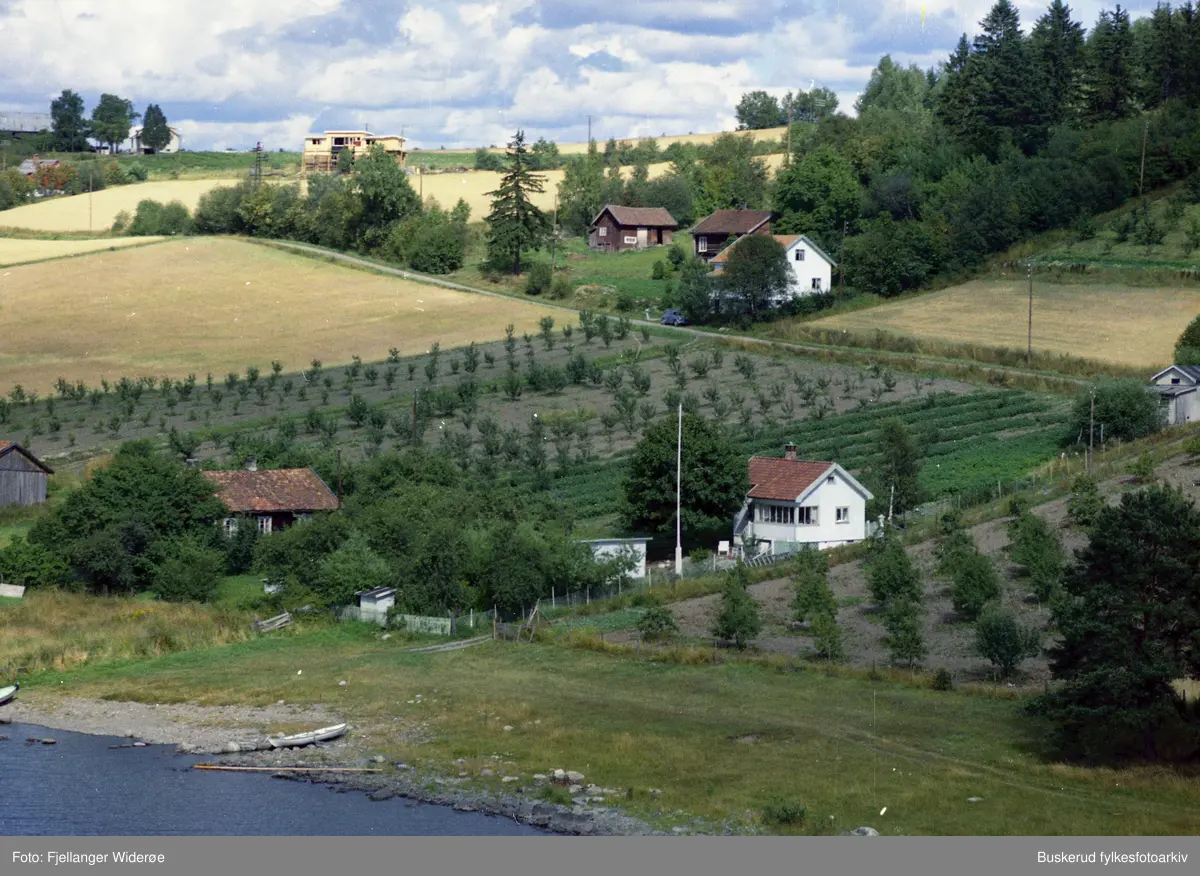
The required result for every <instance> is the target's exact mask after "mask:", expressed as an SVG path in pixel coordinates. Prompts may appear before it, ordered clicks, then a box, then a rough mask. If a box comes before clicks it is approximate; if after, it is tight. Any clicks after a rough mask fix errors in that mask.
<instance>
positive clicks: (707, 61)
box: [0, 0, 1154, 151]
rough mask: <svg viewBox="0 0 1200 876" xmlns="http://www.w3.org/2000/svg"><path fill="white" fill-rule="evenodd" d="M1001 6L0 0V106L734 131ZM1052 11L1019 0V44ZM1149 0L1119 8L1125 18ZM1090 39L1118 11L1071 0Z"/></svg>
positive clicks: (567, 130) (920, 53) (275, 132)
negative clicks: (745, 106)
mask: <svg viewBox="0 0 1200 876" xmlns="http://www.w3.org/2000/svg"><path fill="white" fill-rule="evenodd" d="M992 2H993V0H927V2H924V3H923V2H922V0H879V2H866V0H719V2H699V0H691V2H685V0H670V2H668V0H640V2H622V0H569V2H560V0H543V2H537V0H491V2H453V0H414V2H408V3H405V2H398V0H252V2H250V0H236V2H235V0H0V45H2V46H3V47H4V48H3V56H4V62H3V67H4V75H3V77H0V111H5V110H7V111H28V112H48V110H49V102H50V100H51V99H52V98H54V97H55V96H57V95H58V94H59V93H61V91H62V90H63V89H65V88H69V89H72V90H74V91H76V92H78V93H79V94H81V95H83V97H84V99H85V101H86V104H87V111H88V112H89V113H90V112H91V108H92V107H93V106H94V105H95V103H96V101H97V100H98V99H99V96H100V94H101V93H104V92H108V93H113V94H118V95H120V96H122V97H126V98H129V99H130V100H132V101H133V103H134V105H135V107H136V109H137V110H138V111H139V112H143V111H144V110H145V107H146V105H147V104H148V103H157V104H159V105H160V106H161V107H162V109H163V111H164V112H165V113H166V115H167V118H168V120H169V121H170V123H171V125H172V126H173V127H175V128H177V129H178V130H179V131H180V133H181V135H182V137H183V141H184V144H183V145H184V148H185V149H197V150H198V149H225V148H229V147H232V148H237V149H245V148H250V147H252V146H253V145H254V143H255V142H256V141H262V143H263V145H264V146H265V147H266V148H267V149H269V150H272V151H274V150H276V149H279V148H283V149H288V150H298V149H300V148H301V146H302V142H303V137H304V135H305V134H306V133H308V132H309V131H320V130H325V129H330V128H359V127H366V128H368V129H369V130H371V131H374V132H377V133H392V134H403V136H405V137H406V138H408V140H409V147H410V148H423V149H438V148H442V147H445V148H447V149H451V148H463V147H475V146H481V145H497V146H499V145H503V144H504V143H505V142H506V141H507V140H508V139H510V137H511V136H512V133H513V132H514V131H515V130H516V129H517V128H522V129H524V130H525V132H526V137H527V138H528V139H530V140H534V139H537V138H538V137H542V136H544V137H546V138H547V139H551V140H556V141H558V142H578V141H583V140H586V139H587V134H588V117H589V116H590V117H591V120H592V121H591V132H592V136H594V137H596V138H597V139H599V140H601V141H603V140H606V139H608V138H609V137H617V138H618V139H619V138H622V137H638V136H660V135H664V134H666V135H672V134H687V133H692V132H694V133H707V132H712V131H722V130H732V129H733V128H734V127H735V126H736V118H735V115H734V108H735V106H736V105H737V102H738V99H739V98H740V96H741V95H742V94H743V93H745V92H746V91H750V90H754V89H763V90H765V91H768V92H770V93H772V94H776V95H779V96H782V95H783V94H784V93H786V92H787V91H789V90H807V89H808V88H810V87H812V86H813V85H817V86H823V87H825V88H829V89H831V90H832V91H834V92H835V93H836V94H837V95H838V97H839V101H840V104H841V107H840V108H841V109H842V110H844V111H846V112H848V113H850V114H853V103H854V99H855V98H856V96H857V95H858V94H859V93H860V92H861V91H862V89H863V87H864V86H865V84H866V82H867V80H868V79H869V77H870V75H871V70H872V69H873V68H874V67H875V65H876V64H877V63H878V61H879V59H880V57H882V56H883V55H885V54H890V55H891V57H892V59H893V60H894V61H896V62H898V63H901V64H910V63H915V64H917V65H919V66H920V67H922V68H927V67H930V66H933V65H935V64H937V63H939V62H941V61H942V60H944V59H945V58H946V56H947V55H948V54H949V52H950V51H951V50H952V49H953V47H954V44H955V43H956V42H957V41H958V38H959V36H960V35H961V34H963V33H964V32H965V33H969V34H974V33H975V32H976V29H977V28H976V25H977V23H978V21H979V20H980V19H981V18H983V16H984V15H985V14H986V12H987V10H988V8H989V6H990V5H991V3H992ZM1047 2H1048V0H1035V2H1026V0H1016V5H1017V7H1018V9H1019V10H1020V12H1021V17H1022V22H1023V25H1024V26H1025V29H1026V30H1028V28H1029V27H1030V26H1031V25H1032V23H1033V21H1034V20H1035V19H1036V18H1037V16H1039V15H1041V14H1042V12H1043V11H1044V10H1045V7H1046V5H1047ZM1153 4H1154V0H1130V2H1127V3H1125V4H1122V5H1124V6H1126V7H1127V8H1129V9H1130V10H1131V12H1132V14H1133V16H1134V17H1138V16H1139V15H1140V14H1146V13H1148V12H1149V11H1150V10H1151V9H1152V8H1153ZM1070 5H1071V7H1072V10H1073V11H1074V17H1075V18H1076V19H1077V20H1081V21H1082V22H1083V23H1084V24H1085V26H1087V27H1090V26H1091V25H1092V24H1094V22H1095V20H1096V17H1097V15H1098V14H1099V12H1100V10H1101V9H1102V8H1111V5H1112V4H1111V3H1102V2H1099V0H1078V2H1074V3H1071V4H1070Z"/></svg>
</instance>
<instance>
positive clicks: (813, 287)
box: [712, 234, 837, 304]
mask: <svg viewBox="0 0 1200 876" xmlns="http://www.w3.org/2000/svg"><path fill="white" fill-rule="evenodd" d="M771 237H773V238H775V239H776V240H777V241H779V244H780V245H781V246H782V247H783V251H784V254H785V255H786V256H787V263H788V267H789V268H791V269H792V276H793V278H794V279H795V282H794V283H793V284H792V297H793V298H798V297H800V296H802V295H815V294H817V293H818V292H829V291H830V290H831V289H833V269H834V268H836V267H837V263H836V262H835V261H834V260H833V259H831V258H830V257H829V256H827V255H826V254H825V252H824V251H823V250H822V249H821V248H820V247H819V246H817V245H816V244H815V243H813V242H812V241H811V240H810V239H809V238H808V237H807V236H805V235H803V234H772V235H771ZM744 239H745V238H744V237H739V238H738V239H737V240H735V241H734V242H733V243H731V244H729V246H727V247H725V249H724V250H722V251H721V253H720V255H718V256H716V257H715V258H714V259H713V260H712V265H713V274H715V275H717V276H720V274H721V272H722V271H723V270H724V267H725V262H726V261H727V259H728V257H729V252H730V251H731V250H732V249H733V248H734V247H735V246H737V245H738V243H739V242H740V241H742V240H744ZM772 303H774V304H779V303H780V302H779V301H775V302H772Z"/></svg>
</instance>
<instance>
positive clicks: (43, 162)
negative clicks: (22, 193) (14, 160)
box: [20, 158, 59, 174]
mask: <svg viewBox="0 0 1200 876" xmlns="http://www.w3.org/2000/svg"><path fill="white" fill-rule="evenodd" d="M58 163H59V162H58V160H57V159H55V158H26V159H25V160H24V161H22V162H21V164H20V170H21V173H24V174H31V173H34V172H35V171H36V170H37V169H38V168H39V167H56V166H57V165H58Z"/></svg>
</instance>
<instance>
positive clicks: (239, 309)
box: [0, 238, 552, 392]
mask: <svg viewBox="0 0 1200 876" xmlns="http://www.w3.org/2000/svg"><path fill="white" fill-rule="evenodd" d="M551 312H552V311H550V310H548V309H546V308H543V307H538V306H535V305H532V304H526V303H524V302H522V301H520V300H518V299H506V298H498V297H490V296H486V295H473V294H471V293H467V292H456V291H453V290H450V289H442V288H439V287H437V286H431V285H426V284H422V283H415V282H412V281H408V280H402V279H399V278H395V277H385V276H381V275H378V274H372V273H369V272H366V271H358V270H354V269H351V268H346V267H341V266H338V265H331V264H327V263H325V262H321V261H316V260H313V259H309V258H305V257H303V256H300V255H295V254H292V253H287V252H282V251H280V250H276V249H271V248H268V247H264V246H259V245H257V244H252V243H244V242H241V241H236V240H227V239H218V238H186V239H182V240H171V241H167V242H164V243H158V244H154V245H152V246H144V247H137V248H134V249H126V250H120V251H117V252H105V253H98V254H95V255H87V256H80V257H79V258H74V259H66V260H61V261H55V262H42V263H39V264H33V265H24V266H18V267H13V268H10V269H8V270H7V271H5V272H4V273H3V274H2V275H0V337H3V338H4V339H5V342H4V345H3V348H2V349H0V386H3V387H10V386H13V385H14V384H18V383H19V384H21V385H23V386H25V387H26V388H27V389H31V388H36V389H38V390H39V391H43V392H44V391H45V390H47V389H49V388H51V387H52V386H53V384H54V381H55V380H56V379H57V378H58V377H60V376H62V377H65V378H67V379H68V380H85V381H87V382H88V383H95V382H97V381H99V379H100V378H101V377H106V378H108V379H109V380H116V379H119V378H120V377H122V376H128V377H136V376H139V375H146V376H161V375H164V374H165V375H171V376H175V377H185V376H186V375H187V374H189V373H195V374H197V375H198V376H199V378H200V379H201V381H202V382H203V379H204V376H205V374H206V373H207V372H209V371H211V372H213V374H214V375H215V376H217V377H218V378H220V377H222V376H223V375H224V374H225V373H227V372H229V371H241V370H242V369H244V368H245V367H246V366H247V365H251V364H253V365H259V366H264V365H267V364H269V363H270V361H271V360H273V359H275V360H279V361H281V362H283V363H284V365H285V366H286V367H287V368H288V369H289V370H300V369H302V368H305V367H307V366H308V363H309V361H310V360H311V359H313V358H317V359H320V360H322V361H323V362H325V363H326V364H327V365H333V364H336V363H341V362H348V361H350V358H351V356H354V355H359V356H362V358H363V359H364V361H368V362H369V361H379V360H382V359H385V358H386V357H387V354H388V350H389V349H390V348H392V347H398V348H400V349H401V350H402V351H404V352H405V353H416V352H423V351H424V350H425V349H427V347H428V346H429V344H431V343H432V342H434V341H439V342H440V343H441V345H442V347H444V348H449V347H452V346H456V345H461V344H467V343H469V342H470V341H489V340H495V339H497V338H499V337H502V336H503V331H504V326H505V325H506V324H507V323H512V324H513V325H514V326H515V327H516V331H517V333H518V335H519V334H521V333H522V332H525V331H529V332H535V331H536V330H537V324H538V320H539V319H540V318H541V317H542V316H545V315H546V314H548V313H551Z"/></svg>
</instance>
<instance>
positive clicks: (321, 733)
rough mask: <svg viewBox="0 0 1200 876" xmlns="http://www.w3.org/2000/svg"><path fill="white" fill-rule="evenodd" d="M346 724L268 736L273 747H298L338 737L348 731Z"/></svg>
mask: <svg viewBox="0 0 1200 876" xmlns="http://www.w3.org/2000/svg"><path fill="white" fill-rule="evenodd" d="M346 727H347V725H346V724H334V725H333V726H332V727H322V728H321V729H320V730H309V731H308V732H307V733H295V734H293V735H291V736H277V737H275V738H274V739H270V738H268V739H267V741H268V742H270V743H271V747H272V748H296V747H299V746H301V745H312V744H313V743H314V742H328V741H329V740H330V739H337V738H338V737H339V736H341V735H342V734H343V733H345V732H346Z"/></svg>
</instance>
